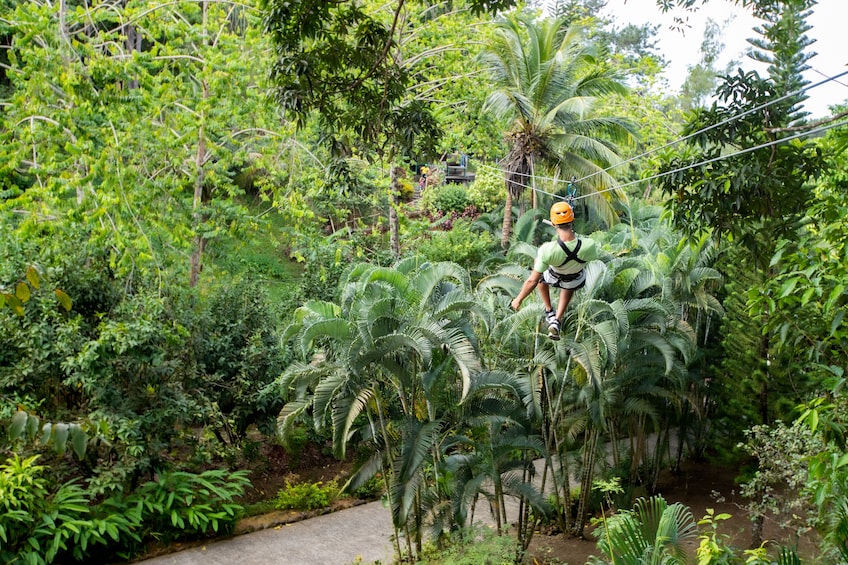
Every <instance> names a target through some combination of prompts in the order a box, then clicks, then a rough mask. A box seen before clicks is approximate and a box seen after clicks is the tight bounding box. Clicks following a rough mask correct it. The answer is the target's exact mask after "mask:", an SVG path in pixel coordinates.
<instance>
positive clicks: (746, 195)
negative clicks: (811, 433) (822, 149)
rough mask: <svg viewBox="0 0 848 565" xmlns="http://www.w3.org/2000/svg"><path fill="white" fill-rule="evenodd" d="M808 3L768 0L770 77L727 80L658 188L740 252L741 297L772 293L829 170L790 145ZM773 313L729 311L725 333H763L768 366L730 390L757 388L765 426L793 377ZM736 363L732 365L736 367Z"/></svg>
mask: <svg viewBox="0 0 848 565" xmlns="http://www.w3.org/2000/svg"><path fill="white" fill-rule="evenodd" d="M809 5H810V1H809V0H782V1H774V2H771V8H770V10H768V9H765V8H764V7H762V6H761V8H760V9H761V10H762V11H763V17H764V19H765V21H766V23H765V24H764V25H763V26H762V28H760V29H759V30H758V31H759V32H760V33H761V34H762V37H761V38H760V39H758V40H755V41H753V42H752V43H754V44H755V45H758V46H759V47H760V51H758V52H757V54H756V56H757V57H758V58H759V59H760V60H766V61H770V63H771V64H770V66H769V76H768V78H760V77H759V76H758V75H757V74H756V73H743V72H742V71H741V70H740V71H739V72H738V73H737V74H736V75H733V76H727V77H724V78H723V79H722V82H721V84H720V85H719V88H718V91H717V98H718V99H717V100H716V102H714V103H713V105H712V106H711V107H710V108H709V109H706V110H703V111H700V112H698V113H697V114H696V115H695V117H694V118H693V119H692V120H691V121H690V123H689V124H688V125H687V127H686V130H685V132H686V133H691V135H692V137H691V139H690V140H689V141H688V145H689V149H690V150H691V151H692V155H690V156H687V157H685V158H676V159H673V160H671V161H669V162H668V163H666V164H664V165H663V166H662V167H661V171H663V172H666V173H669V174H668V175H666V176H665V177H663V178H662V179H661V180H660V181H659V183H660V185H661V187H662V189H663V191H664V192H665V193H666V194H667V195H668V196H669V199H668V203H667V205H668V207H669V209H670V210H671V212H672V214H673V217H674V221H675V223H676V225H678V226H680V227H681V228H683V229H684V230H686V231H687V232H689V233H690V234H695V233H704V232H707V233H711V234H712V235H713V236H715V237H717V238H726V242H727V243H728V244H729V245H731V246H733V252H732V254H731V257H732V261H734V262H735V263H736V264H737V265H743V264H744V265H745V268H746V269H748V270H750V271H752V272H751V273H750V278H751V282H752V284H753V287H751V288H747V289H736V290H735V292H739V293H743V294H742V296H740V297H739V298H741V299H742V301H743V302H744V301H745V300H746V299H747V300H752V299H755V297H757V296H758V295H759V296H762V295H763V293H764V292H765V289H764V287H763V285H764V284H765V283H767V281H768V280H769V279H770V278H771V277H773V276H774V274H775V273H774V269H775V265H774V263H773V261H772V257H773V256H774V252H775V250H776V245H777V243H778V242H779V241H780V240H781V239H793V238H795V236H796V233H797V229H798V227H799V225H800V224H799V222H800V220H801V219H802V218H803V216H804V215H805V213H806V210H807V208H808V206H809V203H810V200H811V181H812V180H813V179H815V178H816V177H817V176H818V175H819V174H820V173H821V172H822V170H823V169H824V168H825V163H824V162H823V160H822V159H821V157H820V155H819V153H818V151H817V150H816V148H815V147H814V146H813V144H812V143H810V142H805V141H791V142H790V141H789V140H785V141H784V139H785V138H787V137H788V136H789V135H790V132H792V131H793V130H794V129H795V128H796V127H800V126H801V125H803V116H804V114H803V113H801V112H800V111H799V104H800V102H802V101H803V95H802V94H801V93H799V92H798V89H799V88H800V87H801V86H802V85H803V82H802V81H801V79H800V78H799V77H800V75H801V71H802V70H803V67H804V65H805V63H806V60H807V58H808V57H807V56H806V55H805V54H804V47H806V46H807V45H808V41H807V40H806V37H805V35H804V32H805V31H806V30H807V29H808V28H807V25H806V23H805V17H806V15H807V13H808V12H807V7H808V6H809ZM769 53H770V55H769ZM730 278H732V277H730ZM740 278H741V277H740ZM729 290H730V291H734V289H732V288H730V289H729ZM763 298H766V302H768V299H767V297H765V296H763ZM773 310H774V308H772V307H767V308H764V309H760V310H758V311H753V310H748V309H747V308H739V307H734V308H731V310H730V314H731V318H733V323H732V324H728V325H727V326H725V328H724V329H725V332H726V333H725V336H726V340H727V343H728V344H733V343H742V342H743V341H744V339H746V338H745V337H744V336H752V335H758V336H761V339H759V340H758V343H757V344H756V352H757V353H756V356H757V358H758V361H757V363H755V366H756V367H758V368H760V369H761V370H760V371H754V372H753V374H752V373H751V362H750V361H749V362H747V363H743V364H742V366H743V367H746V368H743V369H741V373H740V374H738V375H737V376H738V378H736V379H729V380H728V382H727V383H726V384H727V385H728V386H731V387H736V386H744V387H747V388H748V389H754V390H756V391H757V393H756V395H755V396H756V400H754V399H753V398H751V399H750V400H752V401H754V402H755V403H756V405H757V410H756V411H754V413H755V414H757V415H758V418H759V419H760V420H761V421H763V422H767V421H769V419H770V418H771V417H772V415H773V414H772V412H773V409H774V406H772V400H771V397H772V396H773V390H772V388H771V387H778V388H782V386H781V384H779V383H780V382H781V381H782V380H783V378H784V377H785V376H786V375H787V374H788V372H789V367H786V366H782V364H781V363H780V362H779V359H778V357H777V356H776V354H775V351H774V344H773V338H774V336H773V335H770V334H769V333H767V332H766V333H763V332H762V328H763V326H768V325H769V317H770V315H771V312H772V311H773ZM737 315H738V316H737ZM737 332H739V335H737ZM734 336H735V337H734ZM735 361H736V362H739V363H742V360H740V359H737V360H735ZM736 362H731V364H732V365H734V366H737V367H739V366H740V365H738V364H737V363H736ZM781 375H782V376H781ZM778 377H780V378H778ZM743 383H744V384H743ZM784 386H786V387H787V388H789V387H790V386H791V385H790V384H789V383H785V385H784Z"/></svg>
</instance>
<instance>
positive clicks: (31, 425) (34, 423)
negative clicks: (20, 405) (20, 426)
mask: <svg viewBox="0 0 848 565" xmlns="http://www.w3.org/2000/svg"><path fill="white" fill-rule="evenodd" d="M28 416H29V417H28V418H27V424H26V434H27V438H34V437H35V434H37V433H38V429H39V426H40V424H41V418H39V417H38V416H36V415H34V414H28Z"/></svg>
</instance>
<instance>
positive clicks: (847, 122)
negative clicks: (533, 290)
mask: <svg viewBox="0 0 848 565" xmlns="http://www.w3.org/2000/svg"><path fill="white" fill-rule="evenodd" d="M844 125H848V120H842V121H840V122H834V123H831V124H827V125H824V126H821V127H819V128H815V129H811V130H807V131H803V132H799V133H796V134H794V135H790V136H788V137H782V138H780V139H775V140H772V141H769V142H767V143H762V144H760V145H756V146H754V147H746V148H745V149H740V150H739V151H736V152H734V153H728V154H726V155H719V156H718V157H713V158H711V159H706V160H704V161H699V162H697V163H691V164H689V165H686V166H684V167H678V168H676V169H673V170H671V171H665V172H663V173H657V174H656V175H652V176H649V177H645V178H641V179H637V180H634V181H631V182H628V183H624V184H619V185H616V186H613V187H610V188H606V189H604V190H596V191H594V192H590V193H589V194H584V195H580V196H571V197H565V196H562V195H559V194H554V193H552V192H548V191H546V190H542V189H540V188H536V187H535V186H530V185H527V184H523V183H521V182H518V181H515V180H513V181H510V182H512V183H513V184H515V185H517V186H520V187H522V188H527V189H530V190H533V191H535V192H538V193H541V194H545V195H548V196H551V197H553V198H559V199H562V200H569V199H571V200H581V199H583V198H588V197H589V196H592V195H595V194H602V193H604V192H611V191H613V190H621V189H623V188H625V187H628V186H631V185H634V184H639V183H643V182H648V181H651V180H655V179H658V178H662V177H664V176H668V175H674V174H677V173H680V172H683V171H686V170H689V169H693V168H695V167H700V166H702V165H709V164H710V163H715V162H718V161H722V160H724V159H730V158H733V157H737V156H739V155H744V154H746V153H751V152H753V151H757V150H758V149H765V148H767V147H771V146H773V145H777V144H779V143H783V142H786V141H792V140H793V139H798V138H801V137H805V136H808V135H813V134H817V133H822V132H824V131H827V130H829V129H833V128H836V127H840V126H844ZM480 166H482V167H484V168H487V169H491V170H494V171H498V172H508V171H505V170H504V169H500V168H498V167H493V166H491V165H488V164H486V163H481V164H480ZM521 176H528V175H521ZM537 178H538V177H537Z"/></svg>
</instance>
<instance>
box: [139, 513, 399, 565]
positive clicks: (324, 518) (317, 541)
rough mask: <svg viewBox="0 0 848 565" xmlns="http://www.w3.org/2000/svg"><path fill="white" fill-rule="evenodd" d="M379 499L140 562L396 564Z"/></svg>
mask: <svg viewBox="0 0 848 565" xmlns="http://www.w3.org/2000/svg"><path fill="white" fill-rule="evenodd" d="M391 535H392V518H391V515H390V514H389V510H388V509H387V508H384V507H383V504H382V503H381V502H379V501H377V502H369V503H368V504H362V505H360V506H354V507H352V508H346V509H344V510H339V511H338V512H333V513H331V514H324V515H321V516H316V517H314V518H309V519H308V520H303V521H300V522H295V523H293V524H288V525H284V526H277V527H275V528H271V529H268V530H261V531H258V532H253V533H250V534H243V535H240V536H236V537H233V538H229V539H225V540H219V541H214V542H212V543H209V544H206V545H203V546H199V547H194V548H191V549H185V550H183V551H179V552H177V553H171V554H169V555H163V556H161V557H154V558H153V559H147V560H145V561H141V563H143V564H144V565H313V564H314V565H347V564H352V563H356V562H357V561H359V562H361V563H374V562H375V561H379V562H380V563H382V564H384V565H385V564H390V563H393V562H394V549H393V545H392V541H391Z"/></svg>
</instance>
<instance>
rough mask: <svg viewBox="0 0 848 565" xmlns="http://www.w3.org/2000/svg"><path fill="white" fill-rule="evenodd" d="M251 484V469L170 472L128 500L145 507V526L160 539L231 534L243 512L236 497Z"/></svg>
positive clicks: (143, 514)
mask: <svg viewBox="0 0 848 565" xmlns="http://www.w3.org/2000/svg"><path fill="white" fill-rule="evenodd" d="M249 484H250V481H249V480H248V478H247V471H229V470H221V469H213V470H209V471H204V472H203V473H200V474H194V473H187V472H184V471H167V472H164V473H162V474H160V475H159V477H157V479H156V480H154V481H150V482H147V483H145V484H143V485H142V486H141V488H139V489H138V490H137V491H136V492H134V493H133V494H132V495H130V496H129V497H127V500H126V502H125V503H126V504H127V505H128V506H133V505H138V506H139V507H140V508H141V509H142V520H143V521H144V523H145V527H146V529H147V530H148V532H149V534H150V535H151V536H153V537H155V538H157V539H163V540H165V541H170V540H173V539H178V538H182V537H185V536H187V535H188V536H199V535H203V534H207V533H209V531H210V530H211V531H213V532H215V533H219V534H221V533H229V532H231V531H232V528H233V527H234V526H235V523H236V520H237V519H238V518H239V516H240V514H241V511H242V506H241V505H240V504H238V503H236V502H234V500H235V499H236V498H237V497H238V496H241V495H242V494H244V490H245V487H246V486H247V485H249Z"/></svg>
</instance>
